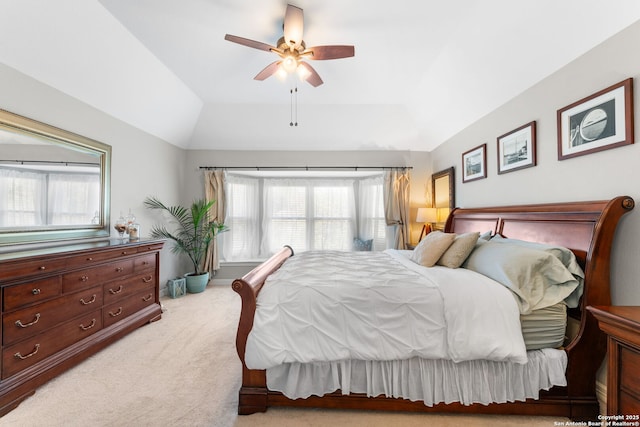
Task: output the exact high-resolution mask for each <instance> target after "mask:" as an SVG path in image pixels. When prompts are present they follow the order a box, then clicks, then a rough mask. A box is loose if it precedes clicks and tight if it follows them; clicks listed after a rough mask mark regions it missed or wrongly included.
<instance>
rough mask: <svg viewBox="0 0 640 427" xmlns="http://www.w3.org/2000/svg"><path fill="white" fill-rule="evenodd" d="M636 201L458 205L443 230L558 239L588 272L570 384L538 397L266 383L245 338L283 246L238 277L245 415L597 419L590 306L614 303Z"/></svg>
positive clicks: (571, 346)
mask: <svg viewBox="0 0 640 427" xmlns="http://www.w3.org/2000/svg"><path fill="white" fill-rule="evenodd" d="M633 208H634V200H633V199H632V198H631V197H627V196H621V197H616V198H614V199H612V200H608V201H595V202H571V203H562V204H560V203H557V204H543V205H519V206H503V207H492V208H474V209H455V210H454V211H453V212H452V213H451V215H450V216H449V218H448V220H447V223H446V227H445V231H447V232H452V233H464V232H467V231H480V232H485V231H488V230H491V231H492V232H494V233H500V234H502V235H503V236H505V237H508V238H516V239H522V240H529V241H536V242H540V243H547V244H556V245H560V246H564V247H567V248H569V249H571V250H572V251H573V252H574V253H575V254H576V257H577V259H578V262H579V263H580V265H581V266H582V267H583V270H584V272H585V283H584V293H583V296H582V300H581V303H580V307H579V308H577V309H575V310H572V312H571V313H570V315H571V316H572V317H574V318H576V320H577V321H578V323H579V329H578V332H577V334H576V336H575V337H573V338H572V340H571V341H569V342H567V344H566V347H565V350H566V352H567V356H568V366H567V372H566V377H567V387H554V388H552V389H551V390H549V391H548V392H542V393H541V396H540V399H537V400H529V401H527V402H514V403H504V404H492V405H488V406H485V405H471V406H464V405H460V404H450V405H445V404H440V405H436V406H433V407H427V406H425V405H424V404H422V402H410V401H408V400H403V399H394V398H384V397H376V398H369V397H366V396H363V395H346V396H345V395H342V394H340V393H339V392H336V393H332V394H330V395H326V396H323V397H310V398H308V399H296V400H291V399H288V398H286V397H285V396H283V395H282V394H280V393H277V392H272V391H270V390H268V389H267V386H266V375H265V371H263V370H251V369H248V368H247V367H246V365H245V363H244V353H245V347H246V342H247V337H248V335H249V332H250V331H251V328H252V327H253V318H254V314H255V310H256V298H257V295H258V293H259V292H260V289H261V288H262V285H263V284H264V281H265V280H266V278H267V277H268V276H269V275H270V274H271V273H273V272H274V271H276V270H277V269H278V268H279V267H280V266H281V265H282V263H284V262H285V260H286V259H287V258H288V257H290V256H292V255H293V250H292V249H291V248H290V247H285V248H283V249H282V250H281V251H280V252H278V253H277V254H275V255H274V256H273V257H271V258H270V259H269V260H267V261H265V262H264V263H263V264H261V265H260V266H258V267H256V268H255V269H254V270H252V271H251V272H249V273H248V274H247V275H245V276H244V277H242V278H241V279H237V280H235V281H234V282H233V285H232V286H233V289H234V290H235V291H236V292H237V293H238V294H240V296H241V298H242V312H241V315H240V322H239V325H238V335H237V338H236V346H237V350H238V356H239V357H240V360H241V361H242V387H241V389H240V396H239V397H240V399H239V404H238V413H239V414H251V413H254V412H263V411H266V409H267V407H268V406H282V405H284V406H307V407H329V408H352V409H353V408H361V409H379V410H393V411H399V410H401V411H424V412H466V413H469V412H473V413H493V414H498V413H500V414H527V415H552V416H566V417H570V418H572V419H576V420H588V419H591V420H593V419H595V417H596V416H597V414H598V402H597V399H596V395H595V378H596V372H597V370H598V368H599V366H600V364H601V362H602V360H603V359H604V355H605V352H606V339H605V336H604V334H603V333H602V332H601V331H600V329H599V328H598V324H597V321H596V319H595V318H594V317H593V315H592V314H591V313H589V312H588V311H587V310H586V307H587V306H589V305H591V306H597V305H610V304H611V296H610V285H609V280H610V256H611V248H612V245H613V239H614V236H615V230H616V227H617V225H618V222H619V220H620V218H621V217H622V216H623V215H624V214H625V213H627V212H629V211H630V210H632V209H633Z"/></svg>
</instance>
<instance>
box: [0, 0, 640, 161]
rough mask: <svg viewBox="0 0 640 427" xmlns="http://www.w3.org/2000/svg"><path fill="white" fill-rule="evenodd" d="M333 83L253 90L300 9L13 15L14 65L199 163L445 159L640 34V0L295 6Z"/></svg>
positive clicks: (51, 7)
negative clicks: (583, 58)
mask: <svg viewBox="0 0 640 427" xmlns="http://www.w3.org/2000/svg"><path fill="white" fill-rule="evenodd" d="M291 2H292V4H295V5H296V6H299V7H301V8H303V9H304V14H305V28H304V39H305V41H306V43H307V45H308V46H313V45H325V44H352V45H354V46H355V57H353V58H347V59H340V60H332V61H313V62H312V65H313V66H314V68H315V69H316V70H317V71H318V73H319V74H320V76H321V77H322V78H323V80H324V82H325V83H324V84H323V85H321V86H319V87H317V88H314V87H312V86H310V85H309V84H307V83H305V82H298V83H297V87H298V90H299V92H298V108H297V111H298V112H297V121H298V122H299V125H298V126H297V127H291V126H289V123H290V120H291V95H290V92H289V91H290V89H291V88H292V87H293V83H292V82H287V81H285V82H283V81H280V80H278V79H277V78H276V77H271V78H269V79H267V80H265V81H263V82H258V81H255V80H253V77H254V76H255V75H256V74H257V73H258V72H259V71H260V70H261V69H262V68H264V67H265V66H266V65H268V64H269V63H271V62H272V61H274V60H275V59H276V57H275V55H274V54H273V53H269V52H264V51H260V50H255V49H250V48H247V47H244V46H241V45H238V44H235V43H230V42H228V41H225V40H224V35H225V34H226V33H230V34H233V35H237V36H241V37H246V38H249V39H253V40H257V41H261V42H265V43H268V44H273V45H274V44H275V43H276V41H277V39H278V38H279V37H280V36H281V35H282V19H283V16H284V11H285V8H286V4H287V2H286V1H284V0H262V1H258V0H180V1H176V0H56V1H45V0H20V1H17V0H0V7H2V11H3V12H2V14H0V61H1V62H3V63H5V64H6V65H9V66H11V67H13V68H15V69H18V70H19V71H21V72H23V73H25V74H27V75H30V76H32V77H34V78H35V79H37V80H40V81H42V82H44V83H46V84H48V85H50V86H53V87H55V88H57V89H59V90H61V91H62V92H65V93H67V94H69V95H71V96H73V97H75V98H78V99H80V100H81V101H83V102H86V103H87V104H90V105H92V106H93V107H96V108H98V109H100V110H102V111H104V112H106V113H108V114H110V115H112V116H114V117H116V118H119V119H121V120H123V121H125V122H127V123H130V124H132V125H133V126H136V127H138V128H140V129H142V130H144V131H146V132H148V133H150V134H153V135H156V136H158V137H160V138H162V139H164V140H166V141H168V142H170V143H172V144H175V145H178V146H180V147H185V148H191V149H238V150H360V149H369V150H419V151H430V150H431V149H433V148H435V147H436V146H438V145H439V144H441V143H442V142H443V141H445V140H446V139H447V138H449V137H451V136H453V135H454V134H456V133H457V132H458V131H460V130H462V129H463V128H464V127H466V126H468V125H469V124H471V123H473V122H474V121H476V120H478V119H479V118H481V117H482V116H484V115H486V114H487V113H489V112H491V111H492V110H493V109H495V108H497V107H499V106H500V105H502V104H504V103H505V102H506V101H508V100H509V99H511V98H513V97H514V96H516V95H518V94H520V93H521V92H523V91H524V90H526V89H527V88H529V87H531V86H532V85H534V84H536V83H537V82H539V81H540V80H541V79H543V78H544V77H546V76H548V75H550V74H551V73H553V72H554V71H556V70H557V69H559V68H561V67H562V66H564V65H565V64H567V63H568V62H570V61H571V60H573V59H575V58H576V57H578V56H580V55H581V54H583V53H585V52H586V51H588V50H589V49H591V48H592V47H594V46H595V45H597V44H599V43H601V42H602V41H604V40H605V39H607V38H609V37H610V36H612V35H614V34H615V33H617V32H618V31H620V30H621V29H623V28H625V27H627V26H628V25H630V24H632V23H634V22H635V21H637V20H638V19H640V2H639V1H637V0H608V1H607V2H603V1H601V0H535V1H533V0H529V1H524V0H523V1H514V0H483V1H480V0H457V1H442V0H439V1H435V0H395V1H393V2H391V3H384V2H372V1H371V0H351V1H344V0H323V1H312V0H291Z"/></svg>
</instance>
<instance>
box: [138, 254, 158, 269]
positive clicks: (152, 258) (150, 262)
mask: <svg viewBox="0 0 640 427" xmlns="http://www.w3.org/2000/svg"><path fill="white" fill-rule="evenodd" d="M133 263H134V270H135V271H136V272H137V271H144V270H151V269H153V270H155V268H156V255H155V254H150V255H144V256H139V257H136V258H134V260H133Z"/></svg>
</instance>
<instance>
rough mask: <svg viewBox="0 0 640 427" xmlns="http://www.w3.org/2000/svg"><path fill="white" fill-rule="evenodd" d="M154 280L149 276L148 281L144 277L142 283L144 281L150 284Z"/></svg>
mask: <svg viewBox="0 0 640 427" xmlns="http://www.w3.org/2000/svg"><path fill="white" fill-rule="evenodd" d="M152 280H153V276H149V278H148V279H147V278H146V277H143V278H142V281H143V282H144V283H149V282H151V281H152Z"/></svg>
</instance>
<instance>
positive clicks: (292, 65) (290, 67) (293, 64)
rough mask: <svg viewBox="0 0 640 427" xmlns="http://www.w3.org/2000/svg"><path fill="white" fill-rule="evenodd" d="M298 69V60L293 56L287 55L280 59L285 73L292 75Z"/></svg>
mask: <svg viewBox="0 0 640 427" xmlns="http://www.w3.org/2000/svg"><path fill="white" fill-rule="evenodd" d="M296 68H298V60H297V59H296V58H295V57H294V56H293V55H287V56H285V57H284V58H283V59H282V69H283V70H285V71H286V72H287V73H293V72H294V71H295V70H296Z"/></svg>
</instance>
